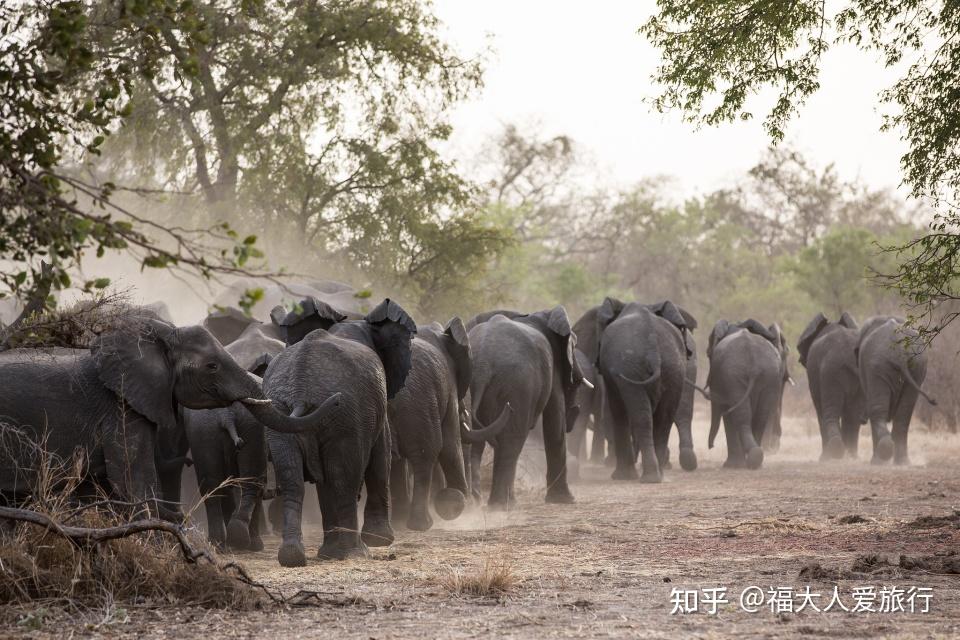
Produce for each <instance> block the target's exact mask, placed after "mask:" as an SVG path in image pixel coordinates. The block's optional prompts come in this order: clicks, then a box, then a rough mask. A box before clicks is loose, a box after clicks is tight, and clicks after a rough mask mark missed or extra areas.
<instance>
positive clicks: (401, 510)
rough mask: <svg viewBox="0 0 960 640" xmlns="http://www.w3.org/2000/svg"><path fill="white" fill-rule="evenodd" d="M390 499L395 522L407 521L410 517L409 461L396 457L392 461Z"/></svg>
mask: <svg viewBox="0 0 960 640" xmlns="http://www.w3.org/2000/svg"><path fill="white" fill-rule="evenodd" d="M390 499H391V500H392V501H393V518H394V520H395V521H396V522H400V521H402V520H406V519H407V517H409V515H410V481H409V476H408V473H407V461H406V460H404V459H403V458H401V457H400V456H394V457H393V459H392V460H391V461H390Z"/></svg>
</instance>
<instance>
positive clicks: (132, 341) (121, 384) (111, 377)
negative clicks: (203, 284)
mask: <svg viewBox="0 0 960 640" xmlns="http://www.w3.org/2000/svg"><path fill="white" fill-rule="evenodd" d="M176 336H177V331H176V329H175V328H173V327H171V326H170V325H168V324H166V323H164V322H160V321H158V320H154V319H149V318H142V319H140V320H139V321H138V322H131V323H129V324H128V325H127V326H125V327H124V328H122V329H116V330H111V331H105V332H104V333H102V334H101V335H99V336H97V337H96V338H95V339H94V341H93V344H92V346H91V347H90V352H91V354H92V355H93V360H94V363H95V365H96V368H97V376H98V377H99V378H100V381H101V382H102V383H103V385H104V386H105V387H106V388H107V389H109V390H110V391H112V392H113V393H115V394H116V395H117V397H118V398H121V399H123V400H124V401H125V402H126V403H127V404H128V405H129V406H130V407H131V408H132V409H133V410H134V411H136V412H137V413H139V414H140V415H142V416H143V417H145V418H146V419H147V420H149V421H150V422H153V423H154V424H156V425H157V426H158V427H159V428H160V429H161V430H163V431H165V432H167V433H174V432H175V431H176V428H177V406H176V402H175V400H174V395H173V388H174V383H175V375H174V371H173V364H172V359H171V357H170V350H171V345H172V344H174V343H175V342H176Z"/></svg>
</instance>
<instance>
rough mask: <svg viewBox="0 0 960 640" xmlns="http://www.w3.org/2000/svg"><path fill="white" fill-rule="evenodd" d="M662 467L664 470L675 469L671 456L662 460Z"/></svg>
mask: <svg viewBox="0 0 960 640" xmlns="http://www.w3.org/2000/svg"><path fill="white" fill-rule="evenodd" d="M660 468H661V469H662V470H663V471H669V470H670V469H673V463H672V462H670V458H664V459H663V460H660Z"/></svg>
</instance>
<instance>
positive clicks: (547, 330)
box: [0, 283, 932, 567]
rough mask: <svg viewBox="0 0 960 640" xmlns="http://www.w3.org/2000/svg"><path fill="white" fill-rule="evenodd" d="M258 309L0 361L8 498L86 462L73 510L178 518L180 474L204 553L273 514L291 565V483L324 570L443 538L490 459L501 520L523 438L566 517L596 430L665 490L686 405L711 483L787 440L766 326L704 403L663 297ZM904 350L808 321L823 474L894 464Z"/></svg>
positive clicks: (907, 341) (887, 337)
mask: <svg viewBox="0 0 960 640" xmlns="http://www.w3.org/2000/svg"><path fill="white" fill-rule="evenodd" d="M268 293H269V295H267V296H265V298H267V299H268V300H267V301H268V303H269V304H272V308H271V309H270V310H269V312H266V311H265V310H262V309H261V310H259V311H257V312H255V313H253V314H252V315H251V314H247V313H243V312H240V311H238V310H236V309H229V308H224V307H217V309H216V310H215V311H213V312H212V313H211V314H210V315H209V316H208V317H207V318H206V319H205V320H204V321H203V326H187V327H177V326H175V325H174V324H173V323H172V322H170V321H169V319H167V318H164V317H163V314H162V313H158V311H157V308H156V307H131V308H129V309H127V310H126V312H125V313H123V314H121V315H118V316H117V317H119V318H122V320H117V321H114V322H113V323H111V325H110V326H109V327H106V328H105V329H104V330H103V331H102V332H101V333H100V334H99V335H97V336H95V337H94V338H93V340H92V341H91V346H90V348H89V349H84V350H68V349H48V350H11V351H6V352H3V353H0V373H2V375H3V377H4V380H5V381H6V383H5V384H4V385H3V386H2V387H0V415H2V416H3V418H2V424H0V436H2V442H0V445H2V446H0V499H2V501H3V502H5V503H8V504H11V503H17V502H19V501H23V500H24V499H25V498H27V497H29V495H30V493H31V491H32V490H33V487H35V486H36V483H37V481H38V478H39V477H40V476H42V475H43V471H42V469H41V466H42V465H41V464H40V460H41V458H42V457H43V455H42V454H47V457H52V458H53V459H55V460H60V461H70V460H76V459H77V456H79V460H80V461H81V462H80V464H81V465H82V469H83V474H82V482H81V483H80V485H79V488H78V489H77V494H78V495H77V496H76V497H77V499H84V497H88V496H90V495H93V494H94V493H95V492H97V491H102V492H106V493H108V494H109V495H111V496H113V497H116V498H117V499H119V500H123V501H126V502H133V503H134V504H135V505H137V506H139V507H142V508H145V509H147V510H149V511H150V512H152V513H155V514H157V515H159V516H161V517H164V518H167V519H171V520H181V519H182V518H183V515H182V512H181V510H180V478H181V474H182V471H183V468H184V465H187V464H192V465H193V468H194V471H195V473H196V476H197V481H198V485H199V488H200V490H201V493H203V494H204V496H205V508H206V511H207V522H208V535H209V537H210V540H211V542H213V543H214V544H216V545H218V546H226V547H229V548H232V549H239V550H259V549H262V548H263V542H262V534H263V527H264V526H265V524H266V522H265V521H266V517H265V514H264V512H265V509H264V506H263V504H264V501H265V500H270V504H269V509H267V510H266V511H268V512H269V514H270V520H271V522H272V523H273V526H274V530H275V531H276V532H277V533H279V534H280V536H281V538H282V541H281V544H280V547H279V551H278V560H279V562H280V564H281V565H283V566H288V567H293V566H302V565H304V564H305V563H306V549H305V546H304V538H303V530H302V525H303V522H302V521H303V517H302V514H303V500H304V495H305V491H304V485H305V483H307V482H309V483H314V484H315V485H316V486H317V495H318V498H319V503H320V504H319V507H320V512H321V514H322V521H323V522H322V524H323V539H322V543H321V544H320V546H319V550H318V554H317V555H318V557H320V558H329V559H342V558H347V557H351V556H362V555H364V554H365V551H366V548H367V547H370V546H386V545H390V544H391V543H392V542H393V539H394V531H393V527H394V525H395V524H396V523H400V522H402V523H403V524H404V525H405V526H406V527H407V528H409V529H413V530H418V531H422V530H426V529H429V528H430V527H431V526H432V525H433V520H432V515H431V512H432V513H433V514H435V515H437V516H439V517H441V518H443V519H448V520H449V519H454V518H457V517H458V516H460V515H461V513H463V512H464V510H465V509H466V508H467V506H468V504H469V503H471V502H477V501H480V499H481V484H482V483H481V475H480V467H481V464H480V463H481V460H482V457H483V454H484V451H485V450H486V448H487V447H488V446H489V447H490V448H491V449H492V454H493V455H492V460H493V465H492V479H491V481H490V488H489V494H488V499H487V503H488V505H489V506H490V507H491V508H503V507H508V506H509V505H510V504H511V503H513V502H514V500H515V497H514V485H515V479H516V473H517V466H518V461H519V459H520V454H521V451H522V450H523V448H524V445H525V443H526V442H527V439H528V436H529V434H530V433H531V431H532V430H534V429H535V428H537V427H540V433H542V436H543V445H544V450H545V454H546V487H547V489H546V497H545V499H546V501H547V502H548V503H561V504H562V503H572V502H573V501H574V496H573V494H572V493H571V491H570V488H569V485H568V478H567V473H568V469H567V464H568V455H570V454H572V455H573V456H576V457H585V456H586V453H587V451H586V448H587V447H586V443H587V439H588V437H587V436H588V431H589V430H590V429H591V428H592V430H593V439H592V447H591V449H592V451H591V455H592V459H594V460H596V461H598V462H603V460H604V455H605V452H607V451H609V456H610V457H609V459H608V462H610V463H612V465H613V466H614V470H613V475H612V477H613V478H614V479H618V480H633V479H638V480H639V481H641V482H659V481H660V480H661V479H662V478H663V473H664V471H665V470H666V469H669V468H670V461H669V451H668V449H667V442H668V439H669V435H670V431H671V429H672V428H673V425H676V426H677V430H678V434H679V447H680V449H679V460H680V465H681V467H682V468H683V469H685V470H688V471H692V470H694V469H696V467H697V457H696V454H695V452H694V447H693V438H692V435H691V427H692V420H693V407H694V396H695V392H696V391H699V392H700V393H701V394H702V395H703V396H704V397H705V398H707V399H709V401H710V407H711V418H710V433H709V446H710V447H712V446H713V444H714V440H715V438H716V436H717V434H718V432H719V427H720V423H721V422H722V423H723V425H724V433H725V439H726V443H727V459H726V462H725V463H724V466H726V467H735V468H742V467H746V468H751V469H756V468H758V467H760V466H761V465H762V462H763V458H764V447H766V448H767V449H768V451H769V450H771V449H772V450H775V449H776V446H777V444H778V442H779V437H780V432H781V426H780V417H781V412H782V400H783V392H784V387H785V385H786V384H787V383H788V382H792V380H791V378H790V373H789V370H788V366H787V362H788V359H787V354H788V352H789V349H788V347H787V340H786V338H785V336H784V334H783V332H782V331H781V329H780V328H779V326H778V325H776V324H772V325H769V326H764V325H763V324H762V323H760V322H758V321H756V320H753V319H749V320H746V321H743V322H737V323H732V322H728V321H725V320H720V321H719V322H717V323H716V325H715V326H714V327H713V330H712V331H711V333H710V335H709V337H708V340H707V348H706V354H707V358H708V360H709V373H708V375H707V378H706V384H705V386H704V387H703V388H701V387H699V386H698V385H697V346H696V343H695V342H694V337H693V333H694V331H695V330H696V328H697V321H696V319H695V318H694V317H693V316H692V315H691V314H690V313H688V312H687V311H686V310H685V309H682V308H680V307H679V306H677V305H675V304H673V303H672V302H670V301H663V302H658V303H655V304H643V303H639V302H622V301H620V300H616V299H614V298H606V299H605V300H604V301H603V303H602V304H600V305H598V306H596V307H593V308H592V309H589V310H588V311H587V312H586V313H585V314H584V315H583V316H582V317H581V318H580V319H579V320H578V321H577V322H576V323H575V324H573V325H571V322H570V319H569V318H568V316H567V312H566V311H565V309H564V308H563V307H561V306H557V307H554V308H552V309H546V310H542V311H537V312H533V313H521V312H518V311H512V310H495V311H489V312H485V313H481V314H479V315H476V316H474V317H473V318H471V319H469V320H467V321H466V322H464V321H462V320H461V319H460V318H458V317H454V318H452V319H450V320H449V321H448V322H447V323H446V324H445V325H441V324H439V323H436V322H434V323H431V324H421V325H417V324H416V323H415V322H414V320H413V318H411V317H410V315H408V314H407V312H406V311H405V310H404V309H403V308H402V307H401V306H400V305H399V304H397V302H395V301H393V300H390V299H386V300H384V301H383V302H381V303H380V304H378V305H376V306H375V307H373V309H372V310H369V311H368V312H366V313H364V312H363V311H361V309H360V307H361V305H360V304H359V300H360V299H361V298H362V296H357V295H355V294H354V293H353V292H352V290H350V289H349V288H348V287H346V286H345V285H344V286H341V285H339V283H304V284H302V285H298V286H297V287H296V288H293V287H289V288H286V289H283V290H280V289H279V288H274V289H271V290H270V291H269V292H268ZM291 295H292V296H295V299H294V300H293V302H292V303H291V301H290V296H291ZM283 303H286V304H283ZM915 337H916V336H915V334H913V333H912V332H911V331H910V330H909V329H908V328H906V327H904V326H903V321H901V320H898V319H896V318H889V317H875V318H871V319H870V320H868V321H867V322H866V323H865V325H864V326H863V328H862V329H858V327H857V325H856V323H855V322H854V321H853V319H852V318H851V317H850V316H849V315H848V314H844V315H843V316H842V317H841V318H840V320H839V321H838V322H835V323H831V322H829V321H828V320H827V319H826V318H825V317H824V316H823V315H822V314H819V315H818V316H817V317H816V318H814V320H813V321H812V322H811V323H810V325H809V326H808V327H807V328H806V330H805V331H804V332H803V334H802V336H801V338H800V340H799V343H798V345H797V348H798V351H799V355H800V363H801V364H802V365H804V366H805V367H806V368H807V373H808V379H809V382H810V393H811V396H812V398H813V402H814V406H815V408H816V411H817V418H818V422H819V424H820V432H821V436H822V439H823V456H822V459H827V458H838V457H842V455H843V454H844V452H847V453H848V454H849V455H852V456H855V455H856V449H857V439H858V435H859V428H860V425H861V424H863V423H864V422H866V421H867V420H869V421H870V425H871V433H872V435H873V457H874V461H875V462H882V461H885V460H888V459H890V458H891V457H893V458H894V461H895V462H896V463H900V464H903V463H906V462H907V429H908V426H909V423H910V417H911V414H912V410H913V406H914V404H915V403H916V401H917V399H918V397H919V395H924V396H925V397H926V395H925V394H924V392H923V391H922V390H921V389H920V384H921V383H922V381H923V378H924V373H925V365H926V363H925V355H924V353H923V351H922V350H921V349H920V348H919V346H918V345H917V344H916V342H915V341H913V340H911V338H915ZM928 399H929V398H928ZM931 401H932V400H931ZM891 422H892V423H893V427H892V432H891V431H890V429H889V424H890V423H891ZM638 459H639V461H640V465H641V467H640V473H639V474H638V472H637V466H636V465H637V461H638ZM271 465H272V469H273V476H274V477H275V479H276V485H275V487H272V488H268V487H267V484H268V482H267V479H268V471H269V469H270V466H271ZM364 494H365V499H363V495H364ZM361 500H362V503H363V516H362V520H361V518H360V516H359V513H358V511H359V509H358V504H359V503H360V502H361Z"/></svg>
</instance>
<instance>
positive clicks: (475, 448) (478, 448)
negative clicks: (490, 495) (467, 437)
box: [467, 442, 487, 503]
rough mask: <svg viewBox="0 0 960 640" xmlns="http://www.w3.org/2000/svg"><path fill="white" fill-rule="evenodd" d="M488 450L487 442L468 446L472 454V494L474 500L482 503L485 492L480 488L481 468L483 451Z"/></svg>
mask: <svg viewBox="0 0 960 640" xmlns="http://www.w3.org/2000/svg"><path fill="white" fill-rule="evenodd" d="M486 448H487V445H486V443H485V442H479V443H475V444H471V445H469V446H467V449H469V454H470V464H469V473H470V494H471V495H472V496H473V499H474V500H476V501H477V503H480V502H481V501H482V500H483V492H482V489H481V487H480V466H481V463H482V462H483V450H484V449H486Z"/></svg>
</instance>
